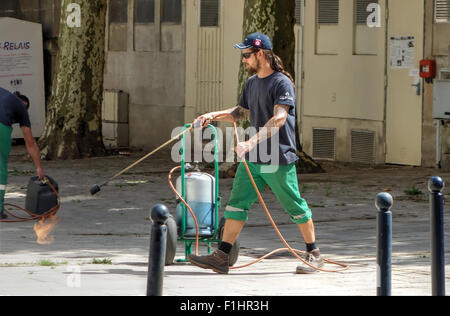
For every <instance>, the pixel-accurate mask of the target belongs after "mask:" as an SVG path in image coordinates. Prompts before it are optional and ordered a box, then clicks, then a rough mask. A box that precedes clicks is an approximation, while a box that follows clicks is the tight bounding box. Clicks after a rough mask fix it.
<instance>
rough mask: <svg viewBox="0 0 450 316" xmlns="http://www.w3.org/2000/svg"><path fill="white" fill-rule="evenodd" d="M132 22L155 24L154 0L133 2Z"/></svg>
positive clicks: (135, 0)
mask: <svg viewBox="0 0 450 316" xmlns="http://www.w3.org/2000/svg"><path fill="white" fill-rule="evenodd" d="M134 22H135V23H154V22H155V0H134Z"/></svg>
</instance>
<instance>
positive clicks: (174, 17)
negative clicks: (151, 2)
mask: <svg viewBox="0 0 450 316" xmlns="http://www.w3.org/2000/svg"><path fill="white" fill-rule="evenodd" d="M161 2H162V3H161V5H162V17H161V22H172V23H181V0H161Z"/></svg>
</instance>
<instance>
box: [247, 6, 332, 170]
mask: <svg viewBox="0 0 450 316" xmlns="http://www.w3.org/2000/svg"><path fill="white" fill-rule="evenodd" d="M294 25H295V0H282V1H280V0H245V4H244V26H243V38H245V36H247V35H248V34H251V33H254V32H261V33H264V34H266V35H267V36H269V37H270V38H271V39H272V43H273V51H274V53H275V54H277V55H278V56H279V57H280V58H281V60H282V61H283V64H284V69H286V71H288V72H289V73H290V74H291V75H292V77H293V78H295V34H294ZM247 79H248V73H247V69H246V67H245V66H244V65H243V64H241V67H240V69H239V90H238V91H239V93H238V95H239V96H240V95H241V93H242V89H243V87H244V85H245V82H246V81H247ZM299 130H300V128H299V126H298V124H296V127H295V134H296V135H295V136H296V141H297V155H298V156H299V158H300V159H299V160H298V162H297V170H298V172H302V173H316V172H324V170H323V169H322V167H321V166H320V164H318V163H317V162H315V161H314V160H313V159H312V158H311V157H309V156H308V155H307V154H306V153H305V152H304V151H303V148H302V145H301V144H300V132H299Z"/></svg>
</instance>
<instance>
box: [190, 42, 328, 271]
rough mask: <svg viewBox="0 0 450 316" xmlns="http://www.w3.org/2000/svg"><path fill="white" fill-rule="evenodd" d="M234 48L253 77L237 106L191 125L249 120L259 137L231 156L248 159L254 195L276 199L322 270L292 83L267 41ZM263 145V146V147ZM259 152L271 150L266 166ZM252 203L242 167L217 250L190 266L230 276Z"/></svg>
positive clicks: (311, 259)
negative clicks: (300, 166) (304, 186)
mask: <svg viewBox="0 0 450 316" xmlns="http://www.w3.org/2000/svg"><path fill="white" fill-rule="evenodd" d="M235 47H236V48H238V49H240V50H241V51H242V62H243V63H244V64H245V65H246V67H247V70H248V72H249V74H250V75H252V76H251V77H250V78H249V79H248V81H247V83H246V84H245V87H244V90H243V92H242V95H241V97H240V101H239V105H238V106H236V107H233V108H230V109H227V110H224V111H219V112H212V113H208V114H204V115H201V116H199V117H198V118H197V119H196V120H195V121H194V126H202V127H205V126H207V125H208V124H209V123H210V122H212V121H227V122H237V121H240V120H242V119H244V118H247V117H250V123H251V126H252V127H253V128H255V129H256V131H257V132H256V133H255V135H253V136H252V137H250V138H249V140H248V141H245V142H241V143H239V144H237V146H236V148H235V151H236V153H237V155H238V156H239V157H241V158H245V159H246V161H247V163H248V166H249V168H250V171H251V172H252V175H253V177H254V179H255V183H256V184H257V186H258V189H259V190H261V189H262V188H264V187H265V186H266V185H268V186H269V187H270V188H271V190H272V191H273V192H274V194H275V195H276V196H277V198H278V200H279V201H280V203H281V204H282V206H283V208H284V209H285V211H286V212H287V213H288V214H289V215H290V218H291V221H292V222H293V223H295V224H297V225H298V227H299V229H300V232H301V234H302V236H303V239H304V241H305V243H306V256H305V259H306V260H307V261H308V262H309V263H310V264H311V265H312V266H314V267H317V268H320V267H322V266H323V262H324V261H323V259H322V258H321V256H320V250H319V248H317V246H316V243H315V242H316V240H315V232H314V224H313V221H312V214H311V210H310V209H309V207H308V204H307V203H306V201H305V200H304V199H303V198H301V196H300V192H299V189H298V180H297V172H296V167H295V161H296V160H297V159H298V157H297V155H296V142H295V130H294V128H295V93H294V84H293V81H294V80H293V78H292V76H291V75H290V74H289V73H288V72H287V71H285V70H284V67H283V63H282V61H281V59H280V58H279V57H278V56H277V55H275V54H274V53H273V51H272V43H271V41H270V39H269V37H268V36H266V35H264V34H261V33H253V34H250V35H249V36H247V38H246V39H245V40H244V41H243V42H242V43H240V44H236V45H235ZM274 142H275V143H276V145H277V146H273V145H274V144H273V143H274ZM263 143H265V145H266V146H262V144H263ZM269 143H270V145H269ZM274 147H275V150H273V148H274ZM261 148H266V149H268V148H272V151H271V152H270V153H269V156H270V160H269V161H264V162H263V161H262V153H261V152H260V151H261ZM273 151H276V153H275V152H273ZM251 158H256V159H253V160H252V159H251ZM268 166H271V167H275V168H267V167H268ZM269 170H270V171H269ZM256 199H257V193H256V192H255V189H254V188H253V186H252V183H251V181H250V179H249V177H248V174H247V173H246V170H245V166H244V165H243V163H241V164H240V165H239V167H238V169H237V172H236V176H235V179H234V182H233V188H232V191H231V196H230V200H229V201H228V204H227V206H226V208H225V219H226V221H225V226H224V232H223V237H222V242H221V243H220V245H219V249H217V250H216V251H215V252H213V253H212V254H211V255H209V256H195V255H190V256H189V257H188V259H189V261H190V262H191V263H192V264H194V265H196V266H199V267H201V268H205V269H212V270H214V271H215V272H217V273H223V274H226V273H228V270H229V253H230V251H231V248H232V246H233V244H234V241H235V240H236V238H237V237H238V235H239V233H240V232H241V230H242V228H243V227H244V223H245V221H246V220H247V219H248V211H249V210H250V207H251V206H252V204H253V203H254V202H255V201H256ZM315 271H316V270H315V269H314V268H311V267H310V266H308V265H306V264H304V263H302V264H301V265H299V266H298V267H297V269H296V272H297V273H313V272H315Z"/></svg>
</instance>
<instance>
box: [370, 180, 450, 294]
mask: <svg viewBox="0 0 450 316" xmlns="http://www.w3.org/2000/svg"><path fill="white" fill-rule="evenodd" d="M444 186H445V184H444V181H443V180H442V179H441V178H440V177H433V178H431V179H430V180H429V181H428V190H429V192H430V226H431V227H430V231H431V283H432V295H433V296H445V249H444V195H443V194H442V190H443V189H444ZM375 205H376V207H377V209H378V215H377V295H378V296H390V295H391V289H392V284H391V279H392V213H391V211H390V209H391V207H392V205H393V198H392V196H391V195H390V194H389V193H385V192H383V193H379V194H378V195H377V197H376V199H375Z"/></svg>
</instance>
